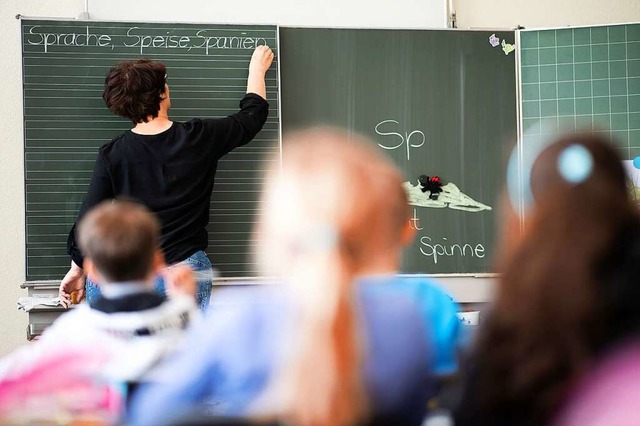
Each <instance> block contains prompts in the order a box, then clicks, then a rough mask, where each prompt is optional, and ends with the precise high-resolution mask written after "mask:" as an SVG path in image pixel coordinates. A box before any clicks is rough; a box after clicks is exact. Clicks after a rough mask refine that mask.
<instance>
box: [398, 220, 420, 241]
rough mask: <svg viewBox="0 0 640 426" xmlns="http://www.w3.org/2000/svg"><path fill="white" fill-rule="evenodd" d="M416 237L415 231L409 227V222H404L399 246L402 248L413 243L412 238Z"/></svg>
mask: <svg viewBox="0 0 640 426" xmlns="http://www.w3.org/2000/svg"><path fill="white" fill-rule="evenodd" d="M415 236H416V229H415V228H414V227H412V226H411V222H410V221H408V220H407V221H405V223H404V226H403V227H402V233H401V235H400V245H402V247H405V246H408V245H409V244H411V241H413V237H415Z"/></svg>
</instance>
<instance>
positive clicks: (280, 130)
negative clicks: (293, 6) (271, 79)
mask: <svg viewBox="0 0 640 426" xmlns="http://www.w3.org/2000/svg"><path fill="white" fill-rule="evenodd" d="M276 49H277V54H278V57H277V58H275V62H276V66H277V67H278V74H277V76H276V81H277V83H278V99H277V100H278V146H279V149H280V153H279V155H280V168H281V169H282V79H281V77H280V64H281V62H280V26H278V25H276Z"/></svg>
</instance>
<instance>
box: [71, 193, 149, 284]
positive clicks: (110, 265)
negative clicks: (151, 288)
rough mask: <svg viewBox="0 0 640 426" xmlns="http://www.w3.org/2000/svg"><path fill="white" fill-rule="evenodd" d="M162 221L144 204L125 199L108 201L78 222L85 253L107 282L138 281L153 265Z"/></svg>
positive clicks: (81, 245)
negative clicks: (159, 221)
mask: <svg viewBox="0 0 640 426" xmlns="http://www.w3.org/2000/svg"><path fill="white" fill-rule="evenodd" d="M159 240H160V224H159V223H158V220H157V219H156V218H155V217H154V216H153V214H152V213H151V212H149V210H147V209H146V208H145V207H144V206H142V205H140V204H137V203H134V202H131V201H124V200H116V201H113V202H111V201H105V202H103V203H101V204H99V205H98V206H97V207H95V208H94V209H93V210H91V211H90V212H89V213H87V214H86V215H85V216H84V217H83V218H82V220H81V221H80V223H79V225H78V241H79V243H80V249H81V250H82V253H83V254H84V255H85V256H86V257H88V258H89V259H91V261H93V263H94V265H95V266H96V269H97V270H98V272H99V273H100V275H102V277H103V278H104V279H105V280H107V281H112V282H120V281H139V280H143V279H145V278H146V277H147V276H148V274H149V272H150V271H151V268H152V266H153V257H154V253H155V250H156V249H157V248H158V243H159Z"/></svg>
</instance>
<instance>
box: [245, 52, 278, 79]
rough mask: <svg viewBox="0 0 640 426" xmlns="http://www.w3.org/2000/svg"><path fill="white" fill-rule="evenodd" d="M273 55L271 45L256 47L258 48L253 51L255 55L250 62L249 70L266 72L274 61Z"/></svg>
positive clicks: (251, 71)
mask: <svg viewBox="0 0 640 426" xmlns="http://www.w3.org/2000/svg"><path fill="white" fill-rule="evenodd" d="M273 56H274V54H273V51H272V50H271V49H270V48H269V46H258V47H256V50H254V51H253V55H252V56H251V62H250V63H249V72H250V73H260V74H264V73H266V72H267V70H268V69H269V67H270V66H271V62H273Z"/></svg>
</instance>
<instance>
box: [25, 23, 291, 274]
mask: <svg viewBox="0 0 640 426" xmlns="http://www.w3.org/2000/svg"><path fill="white" fill-rule="evenodd" d="M21 30H22V55H23V85H24V131H25V132H24V135H25V136H24V137H25V140H24V150H25V151H24V152H25V194H26V206H25V212H26V279H27V281H34V280H48V279H60V278H62V276H63V275H64V274H65V272H66V271H67V270H68V268H69V263H70V258H69V256H68V255H67V254H66V241H67V234H68V232H69V230H70V229H71V226H72V224H73V221H74V220H75V219H76V215H77V213H78V209H79V207H80V204H81V202H82V200H83V197H84V194H85V192H86V190H87V186H88V183H89V179H90V176H91V172H92V169H93V164H94V161H95V158H96V154H97V150H98V148H99V147H100V146H101V145H103V144H105V143H107V142H109V141H110V140H111V139H112V138H114V137H116V136H118V135H119V134H121V133H122V132H123V131H124V130H126V129H129V128H130V127H131V123H130V122H128V121H127V120H125V119H122V118H119V117H117V116H115V115H113V114H112V113H111V112H109V111H108V110H107V108H106V106H105V105H104V102H103V100H102V97H101V95H102V89H103V85H104V77H105V75H106V74H107V72H108V70H109V68H110V67H111V66H113V65H114V64H115V63H117V62H118V61H122V60H128V59H135V58H143V57H148V58H153V59H157V60H160V61H162V62H164V63H165V64H166V65H167V70H168V83H169V85H170V88H171V104H172V108H171V112H170V117H171V118H172V119H173V120H176V121H186V120H189V119H191V118H195V117H198V118H215V117H225V116H227V115H229V114H232V113H234V112H236V111H237V110H238V103H239V101H240V99H241V98H242V97H243V95H244V93H245V91H246V79H247V75H248V65H249V60H250V58H251V54H252V52H253V50H254V49H255V47H256V46H258V45H264V44H267V45H269V46H270V47H271V48H272V49H273V50H274V51H275V53H276V60H275V61H274V64H273V66H272V67H271V69H270V70H269V71H268V73H267V76H266V80H267V98H268V101H269V104H270V111H269V118H268V120H267V123H266V125H265V127H264V129H263V130H262V131H261V132H260V133H259V134H258V135H257V137H256V138H255V139H254V140H253V142H251V143H250V144H249V145H247V146H245V147H242V148H239V149H237V150H235V151H233V152H232V153H230V154H229V155H227V156H226V157H225V158H223V159H222V160H221V161H220V162H219V165H218V170H217V175H216V183H215V189H214V193H213V196H212V201H211V221H210V226H209V229H208V230H209V240H210V241H209V249H208V254H209V257H210V258H211V259H212V261H213V263H214V266H215V267H216V268H217V269H218V270H219V271H220V272H221V274H222V276H225V277H242V276H251V275H254V274H255V270H254V268H253V265H252V264H251V256H250V255H249V251H250V246H251V244H250V240H251V236H252V228H253V223H254V214H255V209H256V201H257V198H258V195H259V191H260V189H261V188H260V187H261V180H262V170H263V169H264V168H265V167H264V166H265V161H278V160H277V159H278V155H277V154H278V153H279V150H280V142H279V141H280V136H279V128H280V124H279V123H280V118H279V114H278V106H279V105H278V103H279V99H278V78H277V76H278V61H277V58H278V52H277V34H278V33H277V27H275V26H256V25H190V24H165V23H163V24H160V23H144V24H143V23H123V22H90V21H51V20H34V19H22V21H21Z"/></svg>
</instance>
